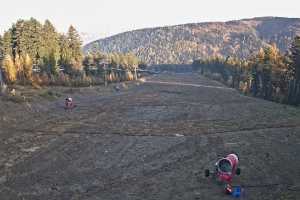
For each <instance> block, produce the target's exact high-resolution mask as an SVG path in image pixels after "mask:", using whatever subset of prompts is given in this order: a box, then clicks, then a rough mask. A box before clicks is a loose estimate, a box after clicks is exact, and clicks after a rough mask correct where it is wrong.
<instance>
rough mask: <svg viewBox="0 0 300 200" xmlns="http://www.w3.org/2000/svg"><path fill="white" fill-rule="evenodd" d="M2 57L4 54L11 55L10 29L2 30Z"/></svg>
mask: <svg viewBox="0 0 300 200" xmlns="http://www.w3.org/2000/svg"><path fill="white" fill-rule="evenodd" d="M2 43H3V57H5V56H6V55H10V56H12V35H11V30H8V31H6V32H4V35H3V38H2Z"/></svg>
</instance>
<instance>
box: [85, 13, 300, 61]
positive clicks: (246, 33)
mask: <svg viewBox="0 0 300 200" xmlns="http://www.w3.org/2000/svg"><path fill="white" fill-rule="evenodd" d="M298 33H300V19H292V18H278V17H264V18H253V19H245V20H238V21H229V22H212V23H195V24H184V25H177V26H170V27H159V28H150V29H142V30H136V31H130V32H125V33H121V34H118V35H115V36H112V37H109V38H105V39H100V40H98V41H95V42H92V43H90V44H87V45H86V46H85V47H84V51H85V52H86V53H87V52H91V51H98V50H100V51H103V52H122V53H126V52H132V53H134V54H135V55H137V56H138V57H139V58H140V59H141V60H142V61H144V62H146V63H148V64H170V63H191V62H192V61H193V60H195V59H199V58H200V59H204V58H208V57H212V56H222V57H226V56H233V57H238V58H247V57H249V56H250V55H251V54H253V53H256V52H258V50H259V49H260V48H261V47H263V46H265V45H266V43H275V44H276V45H277V47H278V48H279V49H280V51H281V52H283V53H284V52H285V51H286V50H287V49H288V47H289V45H290V44H291V42H292V40H293V38H294V37H295V36H296V35H297V34H298Z"/></svg>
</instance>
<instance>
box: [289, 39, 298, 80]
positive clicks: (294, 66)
mask: <svg viewBox="0 0 300 200" xmlns="http://www.w3.org/2000/svg"><path fill="white" fill-rule="evenodd" d="M290 51H291V55H290V59H291V64H290V68H289V70H290V72H291V75H292V78H294V79H295V80H296V81H297V82H300V36H297V37H295V39H294V41H293V43H292V46H291V49H290Z"/></svg>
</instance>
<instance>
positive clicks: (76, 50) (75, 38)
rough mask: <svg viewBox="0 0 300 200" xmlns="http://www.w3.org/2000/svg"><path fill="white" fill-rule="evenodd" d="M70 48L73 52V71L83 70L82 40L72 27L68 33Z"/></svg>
mask: <svg viewBox="0 0 300 200" xmlns="http://www.w3.org/2000/svg"><path fill="white" fill-rule="evenodd" d="M67 39H68V47H69V51H70V52H71V62H72V63H71V64H72V68H73V70H82V58H83V56H82V51H81V44H82V42H81V39H80V36H79V34H78V32H77V30H76V29H75V28H74V27H73V26H72V25H71V26H70V27H69V30H68V33H67Z"/></svg>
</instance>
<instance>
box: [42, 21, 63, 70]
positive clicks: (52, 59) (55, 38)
mask: <svg viewBox="0 0 300 200" xmlns="http://www.w3.org/2000/svg"><path fill="white" fill-rule="evenodd" d="M41 51H42V52H43V53H42V57H43V61H44V66H43V69H44V70H45V71H46V72H48V73H52V74H58V61H59V59H60V46H59V34H58V33H57V32H56V30H55V28H54V26H53V25H52V24H51V22H50V21H49V20H46V21H45V24H44V26H43V28H42V47H41Z"/></svg>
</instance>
